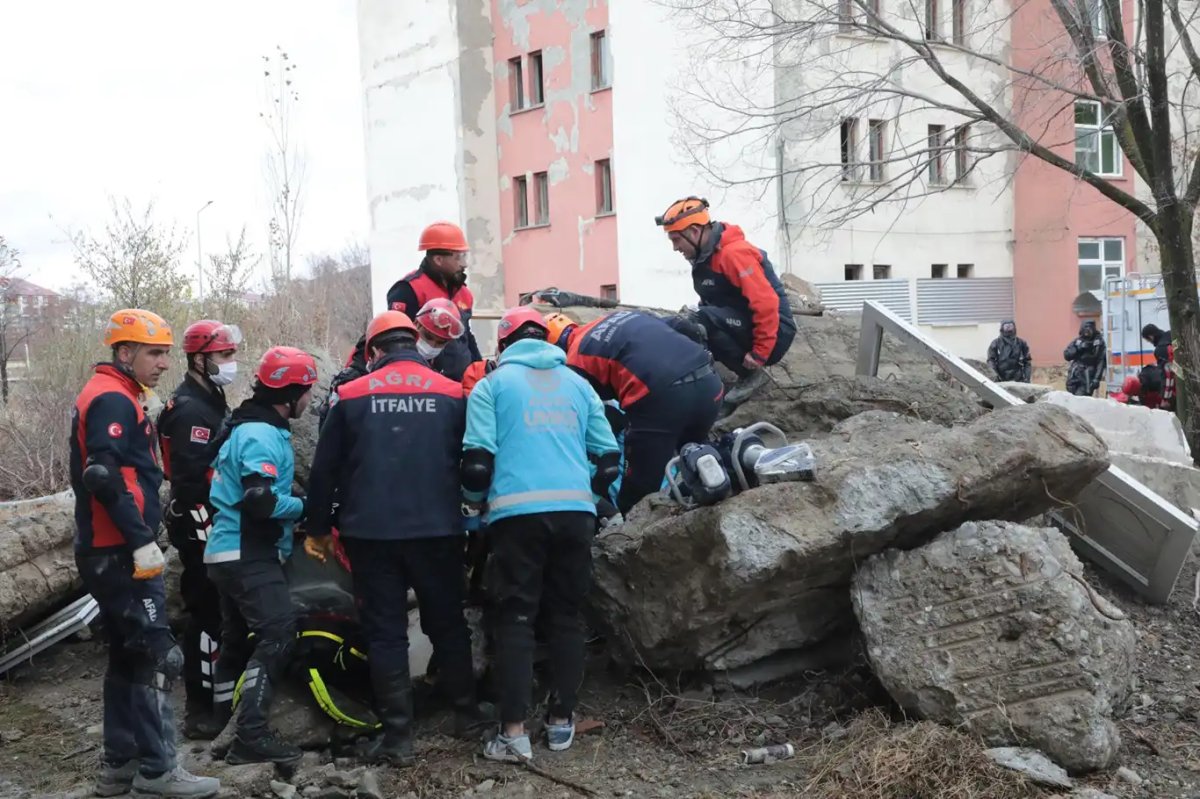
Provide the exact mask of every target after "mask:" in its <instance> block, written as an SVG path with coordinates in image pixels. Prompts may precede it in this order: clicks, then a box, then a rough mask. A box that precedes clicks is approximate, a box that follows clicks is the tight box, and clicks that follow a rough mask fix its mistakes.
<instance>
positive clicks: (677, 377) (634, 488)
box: [546, 311, 723, 515]
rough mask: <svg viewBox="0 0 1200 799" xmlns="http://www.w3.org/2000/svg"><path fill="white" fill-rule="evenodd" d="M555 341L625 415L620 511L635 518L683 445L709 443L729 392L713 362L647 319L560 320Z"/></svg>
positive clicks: (552, 323) (633, 315)
mask: <svg viewBox="0 0 1200 799" xmlns="http://www.w3.org/2000/svg"><path fill="white" fill-rule="evenodd" d="M546 325H547V327H548V329H549V331H550V332H549V335H550V342H551V343H554V344H557V345H558V346H559V347H560V348H561V349H562V350H563V351H564V352H566V353H567V365H568V366H570V367H571V368H572V369H574V370H575V371H576V372H578V373H579V374H581V375H582V376H583V377H585V378H586V379H587V381H588V382H589V383H591V385H592V388H594V389H596V392H597V393H598V394H599V395H600V398H601V399H602V400H612V399H615V400H616V401H617V402H618V404H619V405H620V409H621V411H623V412H624V420H623V422H624V424H625V462H626V464H627V465H626V470H625V475H624V477H623V479H622V482H621V491H620V493H619V494H618V495H617V510H618V511H620V512H621V514H622V515H624V514H626V513H628V512H629V511H630V509H631V508H633V506H634V505H635V504H637V502H638V500H640V499H642V497H645V496H646V495H648V494H653V493H654V492H655V491H658V489H659V487H660V486H661V485H662V481H663V470H664V469H665V467H666V465H667V461H669V460H671V458H672V457H674V456H675V453H676V452H677V451H678V450H679V448H680V447H682V446H683V445H684V444H688V443H693V442H702V441H707V440H708V433H709V430H711V429H712V426H713V423H714V422H715V421H716V420H717V415H718V413H719V412H720V409H721V397H722V393H723V386H722V384H721V378H720V377H718V376H717V373H716V372H715V371H713V367H712V356H711V355H709V353H708V352H706V351H705V350H704V348H703V347H701V346H700V345H699V344H697V343H695V342H694V341H692V340H691V339H689V338H688V337H687V336H684V335H682V334H680V333H677V332H676V331H675V330H673V329H672V328H671V327H670V326H669V325H668V324H667V323H666V322H664V321H663V320H661V319H659V318H658V317H656V316H653V315H651V314H648V313H642V312H639V311H619V312H618V313H614V314H610V315H608V316H604V317H601V318H600V319H597V320H596V321H594V322H591V323H589V324H586V325H582V326H580V325H576V324H575V323H574V322H572V321H571V320H570V319H569V318H568V317H566V316H564V315H562V314H560V313H553V314H550V316H548V317H547V318H546Z"/></svg>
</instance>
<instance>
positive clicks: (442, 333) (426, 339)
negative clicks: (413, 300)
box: [415, 297, 466, 380]
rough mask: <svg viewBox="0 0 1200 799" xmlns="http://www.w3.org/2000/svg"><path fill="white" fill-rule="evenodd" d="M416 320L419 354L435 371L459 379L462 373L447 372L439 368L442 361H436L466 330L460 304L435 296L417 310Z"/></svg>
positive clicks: (452, 378)
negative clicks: (459, 307)
mask: <svg viewBox="0 0 1200 799" xmlns="http://www.w3.org/2000/svg"><path fill="white" fill-rule="evenodd" d="M415 321H416V323H417V333H418V337H417V354H418V355H420V356H421V357H422V358H424V359H425V362H426V363H428V364H429V365H430V366H431V367H432V368H433V370H434V371H435V372H441V373H442V374H443V375H445V376H446V377H449V378H450V379H451V380H459V379H460V378H461V374H460V375H457V376H456V375H453V374H447V373H446V372H444V371H442V370H441V369H439V368H438V367H439V366H440V365H442V364H440V362H438V363H435V361H437V358H438V356H439V355H441V354H442V350H444V349H446V346H447V345H448V344H449V343H450V342H451V341H457V340H458V339H460V338H462V335H463V333H465V332H466V325H465V324H463V320H462V314H461V313H460V312H459V310H458V306H457V305H455V304H454V302H453V301H452V300H448V299H446V298H445V297H434V298H433V299H432V300H430V301H429V302H427V303H425V304H424V305H422V306H421V310H419V311H417V318H416V320H415Z"/></svg>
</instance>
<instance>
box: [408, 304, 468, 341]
mask: <svg viewBox="0 0 1200 799" xmlns="http://www.w3.org/2000/svg"><path fill="white" fill-rule="evenodd" d="M417 324H418V325H420V326H421V327H423V328H425V330H427V331H429V332H430V333H432V334H433V335H435V336H437V337H438V338H445V339H456V338H458V337H459V336H461V335H462V334H463V333H465V332H466V329H467V328H466V325H464V324H463V320H462V313H461V312H460V311H459V310H458V306H457V305H455V304H454V302H453V301H451V300H448V299H446V298H445V297H434V298H433V299H432V300H430V301H429V302H427V303H425V304H424V305H422V306H421V310H419V311H417Z"/></svg>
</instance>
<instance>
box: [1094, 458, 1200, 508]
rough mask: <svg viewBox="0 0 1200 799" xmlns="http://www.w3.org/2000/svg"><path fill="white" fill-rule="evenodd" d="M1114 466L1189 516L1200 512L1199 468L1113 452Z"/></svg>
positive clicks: (1160, 459)
mask: <svg viewBox="0 0 1200 799" xmlns="http://www.w3.org/2000/svg"><path fill="white" fill-rule="evenodd" d="M1109 454H1110V457H1111V458H1112V464H1113V466H1116V467H1117V468H1118V469H1121V470H1122V471H1125V472H1128V473H1129V474H1130V476H1131V477H1133V479H1134V480H1137V481H1138V482H1139V483H1141V484H1142V485H1144V486H1146V487H1147V488H1149V489H1150V490H1151V491H1153V492H1154V493H1156V494H1158V495H1159V496H1161V497H1162V498H1163V499H1165V500H1167V501H1168V502H1170V503H1171V504H1172V505H1174V506H1175V507H1177V508H1179V510H1181V511H1183V512H1184V514H1186V515H1191V512H1192V509H1193V508H1195V509H1200V469H1197V468H1195V467H1194V466H1191V465H1190V464H1183V463H1177V462H1175V461H1170V460H1165V459H1163V458H1152V457H1149V456H1146V455H1128V454H1126V453H1123V452H1110V453H1109Z"/></svg>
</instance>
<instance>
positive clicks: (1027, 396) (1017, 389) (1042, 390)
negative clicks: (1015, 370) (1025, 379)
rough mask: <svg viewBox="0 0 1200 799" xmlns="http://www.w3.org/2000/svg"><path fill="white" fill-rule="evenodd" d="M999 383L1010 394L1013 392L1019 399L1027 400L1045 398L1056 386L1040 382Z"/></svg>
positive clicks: (1033, 400)
mask: <svg viewBox="0 0 1200 799" xmlns="http://www.w3.org/2000/svg"><path fill="white" fill-rule="evenodd" d="M997 385H998V386H1000V388H1002V389H1004V390H1005V391H1007V392H1008V393H1009V394H1012V395H1013V396H1014V397H1016V398H1017V399H1019V400H1024V401H1025V402H1036V401H1037V400H1039V399H1043V398H1044V397H1045V396H1046V395H1047V394H1049V393H1050V392H1051V391H1054V386H1043V385H1041V384H1039V383H1015V382H1010V381H1005V382H1003V383H997Z"/></svg>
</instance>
